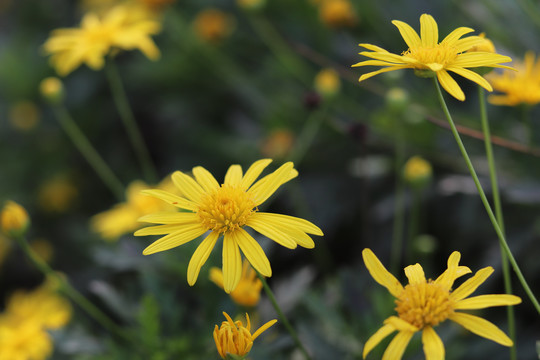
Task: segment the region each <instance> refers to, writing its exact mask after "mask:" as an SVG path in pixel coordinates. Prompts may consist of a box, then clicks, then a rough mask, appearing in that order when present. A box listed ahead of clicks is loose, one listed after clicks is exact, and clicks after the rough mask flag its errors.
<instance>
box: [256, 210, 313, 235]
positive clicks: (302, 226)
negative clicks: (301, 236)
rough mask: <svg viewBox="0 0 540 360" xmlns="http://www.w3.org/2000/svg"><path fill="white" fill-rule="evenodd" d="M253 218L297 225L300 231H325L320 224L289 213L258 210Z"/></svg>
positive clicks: (310, 232) (289, 225)
mask: <svg viewBox="0 0 540 360" xmlns="http://www.w3.org/2000/svg"><path fill="white" fill-rule="evenodd" d="M251 217H252V218H256V219H260V220H262V221H268V222H271V223H272V224H279V223H281V224H283V225H285V226H287V227H295V228H297V229H298V230H300V231H303V232H305V233H308V234H313V235H318V236H323V235H324V234H323V232H322V230H321V229H319V227H318V226H316V225H315V224H313V223H311V222H309V221H307V220H304V219H301V218H298V217H295V216H289V215H283V214H274V213H266V212H256V213H255V214H253V215H251Z"/></svg>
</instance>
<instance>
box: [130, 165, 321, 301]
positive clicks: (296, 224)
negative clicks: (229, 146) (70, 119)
mask: <svg viewBox="0 0 540 360" xmlns="http://www.w3.org/2000/svg"><path fill="white" fill-rule="evenodd" d="M271 162H272V160H270V159H263V160H259V161H256V162H255V163H253V165H251V166H250V168H249V169H248V170H247V171H246V173H245V174H243V175H242V168H241V167H240V165H232V166H231V167H229V169H228V171H227V173H226V174H225V181H224V183H223V184H221V185H220V184H219V183H218V182H217V181H216V179H215V178H214V176H212V174H210V172H208V170H206V169H204V168H203V167H200V166H197V167H195V168H193V176H194V178H193V177H191V176H188V175H187V174H184V173H182V172H180V171H176V172H175V173H173V174H172V180H173V182H174V184H175V185H176V187H177V188H178V190H179V192H180V194H181V196H177V195H174V194H171V193H169V192H166V191H162V190H146V191H143V193H144V194H147V195H151V196H153V197H156V198H158V199H161V200H163V201H165V202H167V203H169V204H172V205H174V206H176V207H178V208H180V209H182V210H184V211H183V212H161V213H156V214H151V215H147V216H143V217H142V218H140V219H139V221H144V222H149V223H154V224H162V225H158V226H151V227H147V228H144V229H141V230H138V231H137V232H135V235H136V236H144V235H164V234H168V235H166V236H164V237H162V238H161V239H159V240H157V241H155V242H154V243H152V244H151V245H150V246H148V247H147V248H146V249H145V250H144V251H143V254H144V255H150V254H153V253H156V252H159V251H164V250H169V249H171V248H174V247H176V246H180V245H183V244H185V243H187V242H189V241H191V240H193V239H195V238H197V237H199V236H201V235H203V234H204V233H206V232H208V231H210V233H209V234H208V235H207V236H206V238H205V239H204V240H203V241H202V242H201V244H200V245H199V246H198V248H197V250H195V253H194V254H193V256H192V258H191V260H190V262H189V265H188V272H187V281H188V283H189V285H193V284H195V282H196V281H197V277H198V275H199V271H200V269H201V267H202V265H204V263H205V262H206V260H207V259H208V256H210V252H211V251H212V249H213V248H214V245H215V244H216V242H217V240H218V238H219V237H220V235H223V277H224V284H223V286H224V290H225V292H227V293H230V292H231V291H233V290H234V289H235V288H236V285H237V284H238V282H239V281H240V279H241V275H242V258H241V255H240V250H242V252H243V253H244V255H245V257H246V258H247V260H248V261H249V262H250V263H251V265H252V266H253V268H254V269H256V270H257V271H258V272H260V273H261V274H262V275H263V276H266V277H270V276H272V270H271V268H270V262H269V261H268V258H267V257H266V254H265V253H264V251H263V249H262V247H261V246H260V245H259V243H258V242H257V241H255V239H254V238H253V237H252V236H251V235H249V234H248V233H247V231H246V230H244V227H245V226H249V227H251V228H253V229H254V230H255V231H257V232H259V233H261V234H262V235H264V236H267V237H269V238H270V239H272V240H274V241H275V242H277V243H278V244H280V245H282V246H285V247H287V248H289V249H294V248H296V246H297V245H300V246H302V247H305V248H308V249H311V248H313V247H315V243H314V242H313V240H312V239H311V237H309V235H308V234H313V235H319V236H322V235H323V233H322V231H321V229H319V228H318V227H317V226H315V225H314V224H312V223H310V222H309V221H307V220H304V219H300V218H296V217H292V216H288V215H281V214H273V213H267V212H261V211H259V210H258V208H257V207H258V206H259V205H261V204H262V203H263V202H265V201H266V200H267V199H268V198H269V197H270V196H271V195H272V194H273V193H274V192H275V191H276V190H277V189H278V188H279V187H280V186H281V185H283V184H284V183H286V182H287V181H289V180H291V179H293V178H295V177H296V176H297V175H298V172H297V171H296V170H295V169H294V165H293V163H292V162H288V163H286V164H283V165H282V166H280V167H279V168H278V169H277V170H276V171H274V172H273V173H271V174H269V175H267V176H265V177H263V178H262V179H260V180H258V181H257V182H255V180H256V179H257V178H258V177H259V175H260V174H261V173H262V172H263V170H264V169H265V168H266V167H267V166H268V165H269V164H270V163H271Z"/></svg>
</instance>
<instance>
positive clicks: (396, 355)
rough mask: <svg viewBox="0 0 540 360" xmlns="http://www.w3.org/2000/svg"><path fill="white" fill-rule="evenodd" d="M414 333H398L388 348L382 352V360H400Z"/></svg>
mask: <svg viewBox="0 0 540 360" xmlns="http://www.w3.org/2000/svg"><path fill="white" fill-rule="evenodd" d="M413 335H414V333H413V332H410V331H400V332H398V333H397V335H396V336H394V338H393V339H392V341H390V344H388V347H387V348H386V350H385V351H384V354H383V357H382V360H401V358H402V357H403V353H404V352H405V349H406V348H407V345H409V341H411V338H412V337H413Z"/></svg>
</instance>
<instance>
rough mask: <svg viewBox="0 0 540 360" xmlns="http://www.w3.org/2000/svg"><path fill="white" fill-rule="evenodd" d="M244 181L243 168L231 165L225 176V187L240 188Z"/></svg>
mask: <svg viewBox="0 0 540 360" xmlns="http://www.w3.org/2000/svg"><path fill="white" fill-rule="evenodd" d="M241 181H242V167H241V166H240V165H231V166H229V169H228V170H227V173H226V174H225V182H224V184H225V185H231V186H238V185H240V183H241Z"/></svg>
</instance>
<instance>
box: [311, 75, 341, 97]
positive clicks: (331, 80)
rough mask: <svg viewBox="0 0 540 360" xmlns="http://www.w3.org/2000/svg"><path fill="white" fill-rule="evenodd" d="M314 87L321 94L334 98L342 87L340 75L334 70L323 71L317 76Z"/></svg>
mask: <svg viewBox="0 0 540 360" xmlns="http://www.w3.org/2000/svg"><path fill="white" fill-rule="evenodd" d="M314 86H315V90H317V92H318V93H319V94H321V95H323V96H326V97H332V96H334V95H336V94H337V93H338V92H339V89H340V87H341V80H340V79H339V74H338V73H337V71H336V70H334V69H330V68H327V69H322V70H321V71H319V72H318V73H317V75H316V76H315V81H314Z"/></svg>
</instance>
